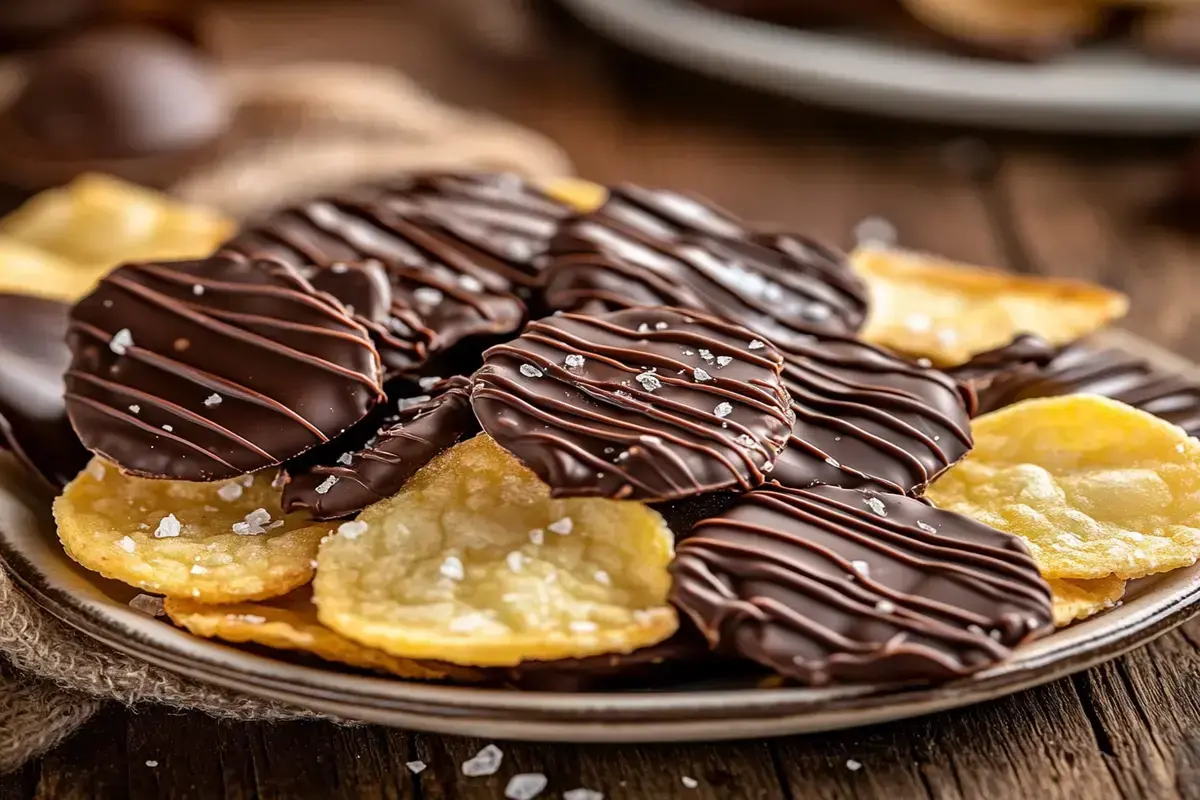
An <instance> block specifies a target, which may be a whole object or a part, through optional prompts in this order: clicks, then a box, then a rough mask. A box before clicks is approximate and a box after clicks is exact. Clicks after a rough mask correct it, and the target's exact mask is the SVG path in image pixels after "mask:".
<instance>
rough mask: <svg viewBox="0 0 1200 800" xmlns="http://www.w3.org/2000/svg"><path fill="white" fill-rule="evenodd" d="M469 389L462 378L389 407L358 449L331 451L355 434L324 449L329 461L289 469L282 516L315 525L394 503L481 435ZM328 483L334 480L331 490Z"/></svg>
mask: <svg viewBox="0 0 1200 800" xmlns="http://www.w3.org/2000/svg"><path fill="white" fill-rule="evenodd" d="M470 387H471V382H470V380H468V379H467V378H464V377H461V376H458V377H453V378H447V379H445V380H442V381H439V382H438V383H436V384H434V385H433V386H431V387H430V388H429V391H428V393H427V394H425V395H418V396H416V397H409V398H405V399H402V400H400V401H399V403H398V405H391V404H389V406H388V409H389V413H388V414H387V415H386V416H384V417H383V419H382V420H380V419H378V418H377V415H371V416H369V417H368V418H367V419H366V420H364V421H363V422H364V423H365V422H370V423H371V427H370V430H371V431H373V432H374V435H372V436H371V437H370V438H369V439H368V440H367V441H366V442H364V443H362V445H361V446H360V447H353V448H352V447H346V448H345V449H341V448H337V447H333V446H334V445H336V444H337V443H338V442H340V441H342V440H344V439H351V438H353V432H351V433H348V434H347V435H346V436H344V437H342V438H340V439H338V440H337V441H335V442H331V443H330V445H326V446H325V447H324V448H322V449H323V450H324V451H325V453H326V454H327V455H331V456H332V457H331V458H327V459H325V460H324V461H322V463H319V464H316V465H311V466H307V467H302V468H300V469H298V470H294V469H292V468H290V467H289V469H288V473H289V480H288V483H287V485H286V486H285V487H284V489H283V510H284V511H287V512H289V513H290V512H292V511H298V510H300V509H307V510H308V512H309V514H310V515H311V516H312V517H313V519H338V518H340V517H348V516H350V515H351V514H356V513H358V512H359V511H361V510H363V509H364V508H366V507H367V506H369V505H371V504H372V503H376V502H378V501H380V500H383V499H386V498H388V497H391V496H392V495H394V494H395V493H396V492H398V491H400V488H401V487H402V486H404V484H405V483H406V482H407V481H408V479H409V478H411V477H412V476H413V475H414V474H415V473H416V471H417V470H419V469H420V468H421V467H423V466H425V465H426V464H428V463H429V462H430V461H431V460H432V459H433V457H434V456H436V455H437V454H438V453H441V452H442V451H443V450H446V449H447V448H449V447H450V446H452V445H453V444H455V443H456V442H458V441H460V440H462V439H465V438H466V437H468V436H470V435H472V434H474V433H476V432H478V430H479V423H478V421H476V419H475V412H474V411H472V410H471V397H470ZM397 409H398V410H397ZM361 424H362V423H360V425H361ZM331 447H332V450H331V449H330V448H331ZM333 450H341V452H338V453H334V452H333ZM339 458H340V459H341V461H339V460H338V459H339ZM346 461H348V462H349V463H344V462H346ZM330 478H334V479H336V480H335V481H334V482H333V483H332V484H331V485H330V484H329V483H328V481H329V479H330Z"/></svg>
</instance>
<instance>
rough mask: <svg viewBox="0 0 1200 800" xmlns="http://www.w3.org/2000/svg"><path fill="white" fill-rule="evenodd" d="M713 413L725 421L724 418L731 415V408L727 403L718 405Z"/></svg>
mask: <svg viewBox="0 0 1200 800" xmlns="http://www.w3.org/2000/svg"><path fill="white" fill-rule="evenodd" d="M713 413H714V414H716V415H717V416H718V417H720V418H721V419H725V417H728V416H729V415H730V414H732V413H733V406H731V405H730V404H729V403H718V404H717V407H716V408H714V409H713Z"/></svg>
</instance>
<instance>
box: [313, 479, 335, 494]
mask: <svg viewBox="0 0 1200 800" xmlns="http://www.w3.org/2000/svg"><path fill="white" fill-rule="evenodd" d="M337 482H338V479H337V476H336V475H330V476H329V477H328V478H326V479H325V480H323V481H321V483H320V484H319V485H318V486H317V488H316V489H314V490H313V491H315V492H316V493H317V494H328V493H329V490H330V489H332V488H333V485H334V484H335V483H337Z"/></svg>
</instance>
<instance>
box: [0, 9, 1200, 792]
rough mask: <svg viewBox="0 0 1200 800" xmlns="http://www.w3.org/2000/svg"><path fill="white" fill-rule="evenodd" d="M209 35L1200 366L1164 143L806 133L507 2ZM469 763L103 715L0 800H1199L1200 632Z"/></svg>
mask: <svg viewBox="0 0 1200 800" xmlns="http://www.w3.org/2000/svg"><path fill="white" fill-rule="evenodd" d="M218 14H219V16H221V18H222V23H223V24H221V25H220V26H219V30H220V31H221V36H222V37H223V39H224V40H225V41H226V44H227V45H228V47H229V48H231V49H232V50H233V51H234V52H237V53H239V54H243V55H245V56H246V57H248V58H254V59H261V60H276V59H284V58H291V57H297V56H322V57H338V58H365V59H370V60H374V61H380V62H383V63H391V64H396V65H398V66H400V67H402V68H404V69H406V70H408V71H409V72H410V73H411V74H412V75H413V76H414V77H416V78H417V79H418V80H420V81H422V82H424V83H426V84H427V85H428V86H429V87H430V88H431V89H433V90H434V91H435V92H437V93H439V94H441V95H442V96H444V97H445V98H447V99H449V100H452V101H456V102H459V103H463V104H466V105H473V106H479V107H485V108H489V109H492V110H494V111H497V112H499V113H502V114H505V115H507V116H509V117H511V118H513V119H515V120H518V121H520V122H523V123H525V124H527V125H530V126H532V127H533V128H536V129H538V130H541V131H544V132H545V133H547V134H549V135H551V136H553V137H555V138H556V139H557V140H558V141H559V142H561V143H562V144H563V146H564V147H565V148H566V149H567V150H568V151H569V152H570V154H571V156H572V157H573V158H574V159H575V163H576V164H577V166H578V169H579V172H580V173H581V174H582V175H585V176H587V177H590V178H594V179H597V180H600V181H616V180H632V181H640V182H645V183H649V184H660V185H665V186H673V187H681V188H688V189H693V190H696V191H698V192H701V193H703V194H705V195H708V196H710V197H712V198H714V199H716V200H718V201H720V202H722V203H724V204H725V205H727V206H729V207H731V208H733V209H735V210H737V211H740V212H742V213H744V214H748V215H751V216H755V217H761V218H764V219H773V220H778V221H781V222H786V223H789V224H792V225H795V226H796V228H797V229H798V230H802V231H807V232H811V233H815V234H818V235H821V236H824V237H827V238H828V239H830V240H832V241H835V242H838V243H840V244H843V245H848V244H850V243H851V241H852V235H851V234H852V231H853V229H854V228H855V226H856V224H857V223H859V222H860V221H861V220H863V219H864V218H868V217H879V218H880V219H883V220H887V221H888V222H890V223H891V224H892V225H893V226H894V227H895V229H896V230H897V232H898V234H899V240H900V242H901V243H902V244H904V245H908V246H912V247H916V248H927V249H931V250H936V251H939V252H942V253H944V254H946V255H948V256H952V257H955V258H960V259H966V260H969V261H976V262H983V263H989V264H995V265H1002V266H1007V267H1010V268H1012V269H1015V270H1020V271H1024V272H1033V273H1039V274H1049V275H1064V276H1066V275H1069V276H1076V277H1085V278H1090V279H1094V280H1099V281H1102V282H1104V283H1107V284H1109V285H1111V286H1115V287H1118V288H1120V289H1122V290H1124V291H1126V292H1128V293H1129V294H1130V296H1131V297H1132V300H1133V310H1132V312H1131V314H1130V316H1129V320H1128V327H1129V328H1130V329H1132V330H1134V331H1136V332H1138V333H1140V334H1143V335H1145V336H1148V337H1149V338H1151V339H1154V340H1156V341H1158V342H1160V343H1162V344H1165V345H1167V346H1170V347H1172V348H1175V349H1177V350H1179V351H1180V352H1182V353H1184V354H1187V355H1189V356H1191V357H1195V358H1200V326H1198V325H1195V324H1193V323H1192V317H1193V316H1194V315H1195V314H1196V311H1197V309H1200V292H1197V291H1194V289H1193V286H1195V281H1194V275H1195V272H1196V271H1197V270H1200V239H1196V238H1188V237H1187V236H1186V235H1183V234H1180V233H1176V232H1173V231H1172V230H1170V229H1168V228H1166V227H1163V226H1161V225H1160V224H1158V223H1157V222H1156V219H1157V218H1158V214H1157V206H1158V201H1159V199H1160V198H1161V197H1162V196H1163V195H1164V193H1165V192H1166V191H1167V188H1168V187H1169V186H1170V184H1171V182H1172V181H1173V179H1174V177H1175V170H1174V167H1175V162H1176V160H1177V159H1178V157H1179V154H1180V153H1181V152H1182V143H1180V142H1128V141H1114V140H1094V141H1083V140H1079V139H1069V140H1064V139H1057V140H1049V139H1042V138H1032V137H1022V136H1012V135H996V134H992V133H984V132H971V131H962V130H950V129H946V128H933V127H924V126H917V125H912V124H905V123H899V122H893V121H886V120H878V119H868V118H862V117H853V116H848V115H841V114H834V113H830V112H825V111H817V110H814V109H811V108H807V107H803V106H800V105H798V104H794V103H790V102H784V101H780V100H776V99H774V98H771V97H765V96H760V95H757V94H752V93H749V92H747V91H744V90H740V89H734V88H731V87H726V86H721V85H717V84H714V83H711V82H709V81H706V80H702V79H699V78H696V77H692V76H689V75H685V74H682V73H679V72H676V71H673V70H670V69H666V68H663V67H660V66H658V65H655V64H652V63H650V62H647V61H643V60H640V59H635V58H633V57H630V56H628V55H626V54H623V53H621V52H619V51H617V50H616V49H615V48H613V47H611V46H608V45H605V44H603V43H602V42H600V41H598V40H596V39H595V38H594V37H592V36H591V35H589V34H587V33H586V32H584V31H582V30H581V29H579V28H578V27H577V26H576V25H574V24H572V23H571V22H569V21H567V20H564V19H562V18H561V15H560V14H558V13H555V12H552V11H551V12H547V13H537V14H530V13H522V12H519V9H518V7H517V6H514V5H513V4H512V3H510V2H509V0H480V2H478V3H470V2H467V1H466V0H455V2H449V1H448V0H442V2H417V0H412V2H408V3H405V2H393V3H390V4H380V5H359V4H352V3H348V2H347V3H341V4H337V3H332V2H327V3H325V4H317V5H311V6H310V5H304V6H299V7H297V6H296V5H295V4H294V3H288V2H279V3H271V4H258V3H254V4H242V5H236V6H229V7H224V8H221V9H220V10H219V12H218ZM464 21H469V22H470V24H469V25H464V24H463V23H464ZM483 744H485V742H482V741H475V740H463V739H456V738H445V737H440V736H432V735H426V734H417V733H406V732H402V731H396V730H388V729H383V728H373V727H355V728H350V727H347V728H339V727H335V726H333V725H328V724H318V723H295V724H284V725H262V724H252V725H247V724H231V723H226V722H217V721H214V720H212V719H210V718H208V717H206V716H203V715H201V714H177V713H172V712H169V711H165V710H162V709H157V708H147V709H142V710H138V711H128V710H123V709H120V708H115V707H114V708H111V709H109V710H108V711H106V712H104V713H102V714H101V715H100V716H99V717H98V718H97V719H95V720H93V721H92V723H91V724H89V725H88V726H87V727H86V728H85V729H84V730H83V731H82V732H81V733H80V734H78V735H77V736H76V737H75V738H73V739H72V740H70V741H69V742H68V743H67V744H65V745H64V746H63V747H61V748H59V750H57V751H56V752H54V753H52V754H51V755H48V756H46V757H44V758H43V759H41V761H39V762H37V763H34V764H31V765H29V766H28V767H26V768H25V769H23V770H21V771H20V772H18V773H16V774H14V775H11V776H9V777H7V778H4V779H0V800H17V799H18V798H29V797H38V798H72V797H80V798H83V797H88V798H90V797H110V796H111V797H120V796H125V795H127V794H132V795H136V796H139V797H142V796H147V797H149V796H163V797H195V798H209V797H221V796H228V797H236V798H243V797H263V798H268V797H269V798H291V797H319V798H337V797H362V798H375V797H387V798H423V799H424V800H433V798H463V800H467V799H469V798H489V799H490V798H500V797H502V796H503V792H504V787H505V784H506V783H507V781H508V778H509V777H510V776H512V775H513V774H516V773H518V772H541V773H544V774H545V775H546V776H548V778H549V786H548V788H547V790H546V791H545V792H544V793H543V795H542V797H546V798H550V797H553V798H558V797H560V796H561V793H562V792H563V791H565V790H568V789H573V788H576V787H579V786H585V787H589V788H592V789H597V790H600V791H603V792H604V794H605V797H607V798H639V799H640V798H655V799H657V798H714V799H716V798H719V799H720V800H735V798H781V799H784V798H786V799H787V800H792V799H795V800H800V799H801V798H804V799H805V800H807V798H849V797H879V798H886V800H903V799H904V798H910V797H918V798H919V797H936V798H975V797H986V798H989V800H1001V798H1009V797H1014V798H1043V797H1045V798H1051V797H1065V798H1071V800H1086V799H1087V798H1106V797H1130V798H1142V797H1155V798H1158V797H1164V798H1168V797H1177V796H1178V797H1197V796H1200V621H1197V622H1196V623H1194V624H1192V625H1186V626H1184V627H1183V628H1181V629H1179V630H1176V631H1175V632H1173V633H1171V634H1168V635H1166V636H1164V637H1162V638H1161V639H1159V640H1158V641H1157V642H1155V643H1153V644H1151V645H1150V646H1148V647H1145V648H1143V649H1141V650H1138V651H1137V652H1134V653H1131V654H1129V655H1127V656H1125V657H1124V658H1121V659H1118V660H1117V661H1115V662H1113V663H1110V664H1107V665H1105V666H1102V667H1098V668H1096V669H1093V670H1091V671H1089V672H1086V673H1084V674H1081V675H1077V676H1075V677H1072V678H1068V679H1064V680H1061V681H1059V682H1057V683H1054V684H1051V685H1049V686H1044V687H1042V688H1039V689H1034V690H1032V691H1029V692H1025V693H1022V694H1019V695H1016V696H1014V697H1009V698H1005V699H1002V700H997V701H994V702H991V703H987V704H984V705H981V706H977V707H974V708H970V709H966V710H963V711H957V712H950V713H944V714H938V715H936V716H932V717H927V718H924V719H917V720H913V721H909V722H900V723H895V724H889V725H883V726H879V727H875V728H870V729H867V730H853V731H847V732H843V733H834V734H822V735H815V736H801V737H793V738H787V739H777V740H773V741H760V742H742V743H728V744H711V745H681V746H674V745H661V746H636V747H635V746H623V747H618V746H612V747H599V746H572V745H557V746H555V745H537V744H534V745H530V744H519V743H500V746H501V747H502V749H503V750H504V753H505V757H504V765H503V768H502V769H501V771H500V773H499V774H497V775H496V776H493V777H490V778H464V777H463V776H462V774H461V771H460V768H459V765H460V764H461V762H462V761H464V760H465V759H467V758H469V757H470V756H471V755H473V754H474V753H475V752H476V751H477V750H478V749H479V748H480V747H481V746H483ZM414 759H420V760H422V761H425V762H426V763H427V764H428V765H429V766H428V769H426V770H425V771H424V772H422V773H421V774H420V775H419V776H414V775H412V774H410V772H409V771H408V770H407V769H406V768H405V766H404V764H405V762H407V761H411V760H414ZM852 762H858V763H859V764H861V767H860V768H858V769H851V766H852ZM152 764H153V766H152ZM685 777H686V778H688V779H689V780H687V781H686V783H688V784H690V783H692V780H691V779H694V780H695V786H694V788H689V786H687V785H685V780H684V779H685Z"/></svg>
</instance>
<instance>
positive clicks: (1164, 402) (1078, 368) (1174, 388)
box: [979, 344, 1200, 436]
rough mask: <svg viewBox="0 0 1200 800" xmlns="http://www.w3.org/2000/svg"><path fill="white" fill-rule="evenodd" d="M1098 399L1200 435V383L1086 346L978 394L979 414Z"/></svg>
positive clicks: (1115, 352)
mask: <svg viewBox="0 0 1200 800" xmlns="http://www.w3.org/2000/svg"><path fill="white" fill-rule="evenodd" d="M1064 394H1099V395H1103V396H1105V397H1111V398H1112V399H1114V400H1119V401H1121V402H1122V403H1128V404H1129V405H1131V406H1133V407H1134V408H1140V409H1141V410H1143V411H1146V412H1148V413H1150V414H1154V415H1155V416H1158V417H1162V418H1163V419H1165V420H1166V421H1167V422H1170V423H1172V424H1175V425H1178V426H1179V427H1181V428H1183V429H1184V430H1185V431H1187V432H1188V435H1190V436H1196V435H1200V384H1197V383H1196V382H1195V381H1192V380H1191V379H1189V378H1186V377H1184V376H1182V375H1178V374H1175V373H1172V372H1165V371H1162V370H1159V369H1156V368H1154V367H1153V366H1151V365H1150V364H1149V363H1147V362H1146V361H1144V360H1143V359H1141V358H1138V357H1137V356H1133V355H1130V354H1128V353H1125V352H1122V351H1120V350H1115V349H1111V348H1108V349H1098V348H1092V347H1088V346H1087V345H1086V344H1076V345H1071V346H1070V347H1067V348H1064V349H1063V350H1062V351H1061V352H1059V354H1058V355H1056V356H1055V357H1054V359H1053V360H1052V361H1051V362H1050V363H1049V364H1047V365H1046V366H1044V367H1042V368H1040V369H1039V370H1037V371H1024V372H1020V373H1010V374H1008V375H1006V376H1001V377H999V378H997V379H996V380H994V381H992V382H991V383H990V384H989V385H988V386H987V387H985V388H982V389H981V390H980V393H979V413H981V414H982V413H986V412H989V411H995V410H997V409H1000V408H1004V407H1005V406H1009V405H1012V404H1013V403H1018V402H1020V401H1022V400H1029V399H1032V398H1035V397H1057V396H1059V395H1064Z"/></svg>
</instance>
